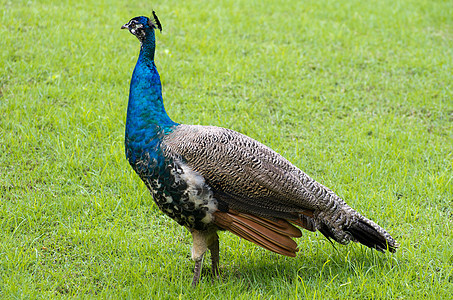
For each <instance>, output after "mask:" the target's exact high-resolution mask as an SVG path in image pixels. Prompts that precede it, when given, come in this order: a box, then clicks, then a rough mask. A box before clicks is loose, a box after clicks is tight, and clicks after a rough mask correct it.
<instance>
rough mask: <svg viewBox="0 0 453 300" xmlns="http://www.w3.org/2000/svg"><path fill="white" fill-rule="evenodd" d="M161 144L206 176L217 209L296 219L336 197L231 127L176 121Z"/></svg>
mask: <svg viewBox="0 0 453 300" xmlns="http://www.w3.org/2000/svg"><path fill="white" fill-rule="evenodd" d="M163 147H164V151H165V152H166V153H167V155H172V156H179V157H180V158H181V159H182V160H183V161H184V162H185V163H187V164H188V165H189V166H190V167H191V168H192V169H193V170H195V171H197V172H199V173H200V174H201V175H202V176H203V177H204V179H205V181H206V183H207V184H208V185H209V186H210V187H211V189H212V191H213V192H214V197H215V198H216V199H217V200H218V201H219V209H220V210H224V211H228V210H229V209H233V210H236V211H239V212H244V213H251V214H254V215H258V216H262V217H267V218H283V219H288V220H299V215H300V214H304V215H307V216H313V215H312V213H313V211H315V210H323V207H324V206H325V205H327V204H328V203H329V201H326V198H329V197H328V196H329V194H332V196H335V194H333V192H332V191H330V190H329V189H328V188H326V187H324V186H323V185H321V184H319V183H317V182H316V181H314V180H313V179H311V178H310V177H309V176H308V175H306V174H305V173H304V172H302V171H301V170H299V169H298V168H296V167H295V166H294V165H292V164H291V163H290V162H289V161H288V160H286V159H285V158H284V157H282V156H281V155H279V154H278V153H276V152H275V151H273V150H272V149H270V148H269V147H267V146H265V145H263V144H261V143H259V142H257V141H255V140H254V139H252V138H250V137H247V136H245V135H243V134H240V133H238V132H236V131H233V130H229V129H225V128H219V127H213V126H197V125H179V126H178V127H176V129H175V131H173V132H172V133H171V134H168V135H167V136H166V137H165V138H164V141H163ZM326 196H327V197H326ZM335 197H336V196H335Z"/></svg>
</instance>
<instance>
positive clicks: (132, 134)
mask: <svg viewBox="0 0 453 300" xmlns="http://www.w3.org/2000/svg"><path fill="white" fill-rule="evenodd" d="M155 49H156V40H155V36H154V30H150V31H149V32H148V33H147V34H146V36H145V37H144V38H143V40H141V48H140V55H139V57H138V61H137V64H136V65H135V69H134V73H133V74H132V79H131V85H130V92H129V104H128V107H127V119H126V137H129V138H132V139H134V140H136V139H137V138H140V137H141V138H150V137H152V136H155V135H156V134H158V132H157V131H161V130H164V131H165V132H166V131H168V130H170V128H171V127H172V126H175V125H177V123H175V122H173V121H172V120H171V119H170V117H169V116H168V114H167V112H166V111H165V108H164V104H163V99H162V85H161V83H160V77H159V73H158V72H157V69H156V65H155V64H154V52H155Z"/></svg>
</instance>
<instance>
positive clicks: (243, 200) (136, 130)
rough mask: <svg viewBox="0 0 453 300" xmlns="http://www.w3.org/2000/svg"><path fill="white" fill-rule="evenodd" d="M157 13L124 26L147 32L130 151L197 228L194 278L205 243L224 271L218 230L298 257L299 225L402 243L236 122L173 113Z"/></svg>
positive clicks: (157, 191) (387, 246)
mask: <svg viewBox="0 0 453 300" xmlns="http://www.w3.org/2000/svg"><path fill="white" fill-rule="evenodd" d="M152 14H153V16H152V17H150V18H148V17H145V16H140V17H135V18H133V19H131V20H130V21H129V22H128V23H126V24H124V25H123V26H122V27H121V28H122V29H128V30H129V32H130V33H131V34H133V35H135V36H136V37H137V38H138V40H139V41H140V54H139V56H138V61H137V64H136V65H135V68H134V71H133V74H132V79H131V83H130V92H129V102H128V106H127V118H126V132H125V152H126V157H127V160H128V161H129V164H130V165H131V166H132V168H133V169H134V170H135V172H136V173H137V174H138V176H139V177H140V178H141V179H142V180H143V182H144V183H145V185H146V186H147V188H148V189H149V191H150V192H151V194H152V196H153V199H154V201H155V203H156V205H157V206H158V207H159V209H160V210H161V211H162V212H164V213H165V214H166V215H168V216H169V217H170V218H172V219H173V220H175V221H176V222H177V223H178V224H180V225H182V226H184V227H186V228H187V229H188V230H189V231H190V233H191V234H192V237H193V246H192V253H191V254H192V259H193V260H194V261H195V268H194V274H193V280H192V285H193V286H196V285H197V284H198V282H199V280H200V272H201V268H202V262H203V256H204V254H205V252H206V251H207V250H208V249H209V250H210V251H211V260H212V266H211V267H212V273H213V275H214V276H216V277H218V276H219V237H218V235H217V232H218V231H225V230H226V231H230V232H232V233H233V234H235V235H238V236H239V237H241V238H244V239H246V240H248V241H250V242H253V243H255V244H257V245H259V246H261V247H263V248H265V249H267V250H270V251H273V252H275V253H278V254H281V255H286V256H290V257H294V256H296V252H297V244H296V242H295V241H294V240H293V238H298V237H301V235H302V233H301V230H300V229H299V228H304V229H306V230H309V231H313V232H315V231H320V232H321V233H322V234H323V235H324V236H326V237H327V238H328V239H329V240H334V241H336V242H338V243H341V244H347V243H348V242H349V241H354V242H359V243H361V244H363V245H365V246H368V247H370V248H374V249H377V250H379V251H381V252H384V251H390V252H392V253H393V252H395V251H396V249H397V248H398V243H397V242H396V241H395V240H394V239H393V238H392V237H391V236H390V234H389V233H387V231H385V230H384V229H383V228H381V227H380V226H379V225H377V224H376V223H375V222H373V221H371V220H369V219H367V218H366V217H364V216H362V215H361V214H359V213H358V212H357V211H355V210H354V209H352V208H351V207H350V206H348V205H347V204H346V203H345V201H343V199H341V198H340V197H339V196H337V195H336V194H335V193H334V192H333V191H331V190H330V189H329V188H327V187H325V186H324V185H322V184H320V183H318V182H316V181H315V180H313V179H312V178H311V177H309V176H308V175H307V174H305V173H304V172H303V171H301V170H300V169H299V168H297V167H296V166H294V165H293V164H291V163H290V162H289V161H288V160H286V159H285V158H284V157H283V156H281V155H279V154H278V153H276V152H275V151H273V150H272V149H270V148H269V147H267V146H265V145H263V144H261V143H260V142H258V141H256V140H254V139H252V138H250V137H248V136H246V135H243V134H241V133H238V132H236V131H233V130H230V129H225V128H221V127H215V126H201V125H184V124H179V123H176V122H174V121H173V120H171V119H170V117H169V116H168V114H167V112H166V111H165V107H164V104H163V99H162V85H161V81H160V77H159V73H158V72H157V69H156V65H155V63H154V53H155V48H156V39H155V32H156V30H157V29H159V30H160V31H162V25H161V23H160V22H159V19H158V18H157V16H156V14H155V12H154V11H153V13H152Z"/></svg>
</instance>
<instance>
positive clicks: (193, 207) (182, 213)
mask: <svg viewBox="0 0 453 300" xmlns="http://www.w3.org/2000/svg"><path fill="white" fill-rule="evenodd" d="M158 26H159V23H157V22H156V23H154V22H152V21H151V20H150V19H148V18H147V17H137V18H133V19H132V20H131V21H129V23H127V24H125V25H124V26H123V27H122V28H127V29H129V31H130V32H131V33H132V34H134V35H135V36H136V37H137V38H138V39H139V40H140V43H141V47H140V55H139V57H138V61H137V64H136V65H135V68H134V72H133V74H132V79H131V85H130V91H129V103H128V107H127V118H126V135H125V149H126V157H127V159H128V161H129V163H130V165H131V166H132V168H133V169H134V170H135V172H136V173H137V174H138V175H139V176H140V178H141V179H142V180H143V181H144V182H145V184H146V186H147V187H148V188H149V189H150V191H151V193H152V194H153V198H154V200H155V202H156V204H157V205H158V207H159V208H160V209H161V210H162V211H163V212H165V213H166V214H167V215H168V216H170V217H171V218H172V219H174V220H175V221H176V222H178V223H179V224H181V225H184V226H186V227H188V228H196V229H205V228H206V224H205V223H203V221H202V220H204V221H206V220H208V219H209V218H205V217H206V212H207V211H208V208H206V206H207V205H208V202H209V200H210V199H211V198H212V197H211V198H210V197H209V195H207V187H206V186H205V184H204V182H203V180H198V181H197V180H196V183H195V184H194V183H192V184H190V185H189V184H188V182H190V181H191V178H189V177H190V176H189V174H190V172H191V170H189V169H186V170H184V167H185V166H184V163H183V162H182V161H181V159H180V157H178V156H177V155H173V156H172V155H169V154H168V153H165V152H164V149H163V148H164V146H163V144H162V143H163V139H164V137H165V136H166V135H168V134H171V133H172V132H173V130H174V129H175V128H176V127H177V126H178V125H179V124H178V123H176V122H173V121H172V120H171V119H170V117H169V116H168V114H167V112H166V111H165V108H164V105H163V99H162V85H161V82H160V77H159V73H158V72H157V69H156V65H155V64H154V52H155V46H156V43H155V32H154V29H155V28H157V27H158ZM188 176H189V177H188ZM193 176H196V175H193ZM193 176H192V177H193ZM194 189H195V190H197V189H199V190H200V191H203V190H206V191H205V192H204V194H203V193H200V195H206V197H203V199H201V198H200V197H198V196H197V197H194V195H193V190H194Z"/></svg>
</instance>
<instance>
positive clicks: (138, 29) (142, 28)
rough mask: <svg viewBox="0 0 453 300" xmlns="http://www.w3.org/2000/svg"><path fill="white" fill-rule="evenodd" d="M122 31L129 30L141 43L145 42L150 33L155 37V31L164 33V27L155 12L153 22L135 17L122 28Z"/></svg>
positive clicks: (145, 18) (146, 18)
mask: <svg viewBox="0 0 453 300" xmlns="http://www.w3.org/2000/svg"><path fill="white" fill-rule="evenodd" d="M121 29H129V32H130V33H132V34H133V35H135V36H136V37H137V38H138V39H139V40H140V41H143V40H144V39H145V38H146V36H148V35H149V34H150V33H151V34H153V35H154V29H159V30H160V31H162V25H161V24H160V22H159V19H158V18H157V16H156V13H155V12H154V11H153V20H151V19H150V18H148V17H143V16H141V17H135V18H133V19H131V20H130V21H129V22H127V23H126V24H124V25H123V26H121Z"/></svg>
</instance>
